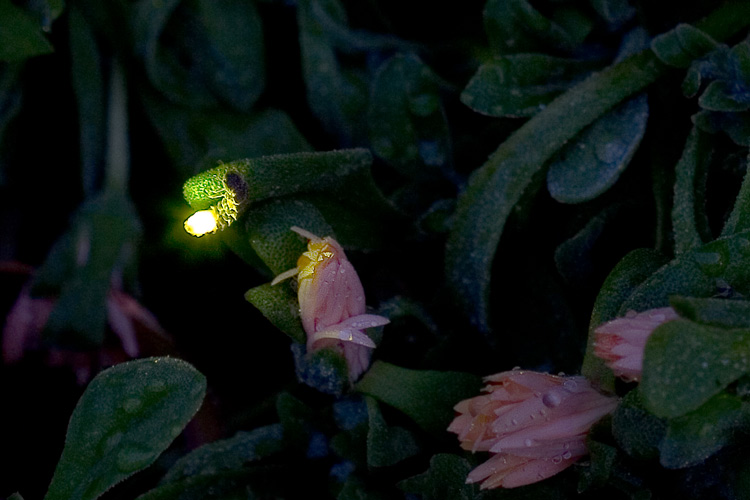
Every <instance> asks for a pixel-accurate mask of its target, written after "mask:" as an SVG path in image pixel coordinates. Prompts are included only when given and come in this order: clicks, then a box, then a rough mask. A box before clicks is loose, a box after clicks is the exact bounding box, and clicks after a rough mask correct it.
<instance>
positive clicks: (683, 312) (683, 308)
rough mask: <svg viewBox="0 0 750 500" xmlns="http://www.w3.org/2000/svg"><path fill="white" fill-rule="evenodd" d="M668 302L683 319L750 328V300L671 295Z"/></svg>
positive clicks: (728, 326)
mask: <svg viewBox="0 0 750 500" xmlns="http://www.w3.org/2000/svg"><path fill="white" fill-rule="evenodd" d="M669 304H670V305H671V306H672V307H673V308H674V310H675V311H677V314H679V315H680V316H682V317H683V318H685V319H689V320H690V321H693V322H695V323H700V324H703V325H710V326H719V327H723V328H750V301H747V300H737V299H733V300H730V299H726V298H713V297H710V298H697V297H684V296H681V295H673V296H671V297H670V298H669Z"/></svg>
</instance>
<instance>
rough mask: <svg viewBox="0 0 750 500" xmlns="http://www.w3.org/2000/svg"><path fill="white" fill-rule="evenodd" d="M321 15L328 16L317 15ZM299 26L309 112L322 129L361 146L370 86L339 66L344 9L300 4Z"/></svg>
mask: <svg viewBox="0 0 750 500" xmlns="http://www.w3.org/2000/svg"><path fill="white" fill-rule="evenodd" d="M320 12H322V13H325V15H318V13H320ZM297 23H298V25H299V44H300V48H301V54H302V73H303V78H304V81H305V88H306V91H307V101H308V105H309V106H310V109H311V110H312V112H313V114H314V115H315V116H316V118H317V119H318V120H320V122H321V123H322V125H323V128H324V129H325V130H326V131H327V132H328V133H330V134H334V135H336V136H338V137H339V138H340V140H341V142H342V143H344V144H358V143H362V142H363V139H364V138H365V136H366V130H365V128H366V127H365V125H366V123H365V120H362V119H361V117H363V116H365V115H366V110H367V84H366V82H365V77H364V75H363V74H362V73H361V72H360V71H358V70H357V69H356V68H347V67H343V66H342V65H341V64H340V63H339V60H338V57H337V51H336V43H335V37H334V34H338V33H340V30H341V27H342V26H346V24H347V19H346V12H345V11H344V8H343V6H342V5H341V3H340V2H339V0H301V1H300V2H299V3H298V5H297ZM334 27H335V30H334V33H331V32H330V30H331V28H334Z"/></svg>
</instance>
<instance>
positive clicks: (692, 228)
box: [672, 127, 712, 255]
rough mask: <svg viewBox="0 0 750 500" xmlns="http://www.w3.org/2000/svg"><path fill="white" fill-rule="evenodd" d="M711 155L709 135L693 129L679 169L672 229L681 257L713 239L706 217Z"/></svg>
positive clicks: (676, 251)
mask: <svg viewBox="0 0 750 500" xmlns="http://www.w3.org/2000/svg"><path fill="white" fill-rule="evenodd" d="M711 153H712V151H711V142H710V141H709V138H708V136H707V135H706V134H705V133H703V132H702V131H701V130H700V129H698V128H697V127H693V130H691V132H690V135H689V136H688V139H687V141H686V143H685V148H684V149H683V152H682V157H681V158H680V161H679V162H678V163H677V167H675V184H674V204H673V205H672V227H673V231H674V247H675V253H676V254H677V255H679V254H681V253H683V252H686V251H688V250H691V249H693V248H696V247H699V246H701V245H702V244H703V242H704V241H708V240H709V239H710V231H709V228H708V220H707V217H706V215H705V190H706V175H707V172H708V164H709V162H710V161H711Z"/></svg>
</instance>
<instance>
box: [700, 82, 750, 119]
mask: <svg viewBox="0 0 750 500" xmlns="http://www.w3.org/2000/svg"><path fill="white" fill-rule="evenodd" d="M734 86H735V83H734V82H727V81H724V80H714V81H713V82H711V83H709V84H708V87H706V90H704V91H703V93H702V94H701V96H700V98H699V99H698V104H700V107H701V108H703V109H707V110H709V111H726V112H730V113H734V112H737V111H747V110H748V109H750V98H747V97H745V99H741V98H740V96H737V95H735V93H734V89H733V87H734Z"/></svg>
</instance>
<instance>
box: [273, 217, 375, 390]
mask: <svg viewBox="0 0 750 500" xmlns="http://www.w3.org/2000/svg"><path fill="white" fill-rule="evenodd" d="M291 229H292V231H294V232H295V233H297V234H299V235H300V236H303V237H304V238H307V239H308V244H307V252H305V253H303V254H302V255H301V256H300V258H299V260H298V261H297V267H295V268H293V269H290V270H288V271H286V272H284V273H281V274H280V275H278V276H277V277H276V278H274V280H273V281H272V282H271V284H272V285H275V284H276V283H279V282H280V281H282V280H284V279H286V278H289V277H292V276H295V275H296V276H297V281H298V289H297V297H298V299H299V308H300V316H301V318H302V326H303V328H304V329H305V332H306V333H307V349H308V351H314V350H317V349H322V348H334V349H337V350H339V351H340V352H341V353H343V355H344V357H345V358H346V361H347V365H348V367H349V378H350V380H351V381H355V380H356V379H358V378H359V376H360V375H362V373H364V371H365V370H366V369H367V367H368V366H369V365H370V355H371V352H372V349H373V348H374V347H375V343H374V342H373V341H372V340H371V339H370V337H368V336H367V335H366V334H365V333H364V331H363V330H364V329H366V328H371V327H375V326H382V325H385V324H387V323H389V321H388V318H385V317H383V316H377V315H374V314H366V310H367V308H366V306H365V292H364V289H363V288H362V283H361V282H360V281H359V276H357V272H356V271H355V270H354V266H352V264H351V262H349V260H348V259H347V258H346V254H345V253H344V249H343V248H341V245H339V244H338V242H337V241H336V240H334V239H333V238H331V237H325V238H320V237H318V236H315V235H314V234H312V233H310V232H308V231H305V230H304V229H300V228H298V227H292V228H291Z"/></svg>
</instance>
